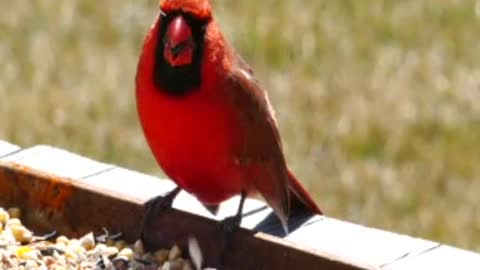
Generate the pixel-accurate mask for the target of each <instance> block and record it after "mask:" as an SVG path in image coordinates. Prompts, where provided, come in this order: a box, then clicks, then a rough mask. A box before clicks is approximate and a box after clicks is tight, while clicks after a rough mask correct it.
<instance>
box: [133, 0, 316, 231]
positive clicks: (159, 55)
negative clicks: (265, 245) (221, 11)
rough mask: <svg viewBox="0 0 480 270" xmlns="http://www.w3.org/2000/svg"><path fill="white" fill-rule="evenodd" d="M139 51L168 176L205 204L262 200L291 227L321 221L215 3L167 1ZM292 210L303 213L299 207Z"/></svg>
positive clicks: (156, 148) (146, 120)
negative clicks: (306, 215)
mask: <svg viewBox="0 0 480 270" xmlns="http://www.w3.org/2000/svg"><path fill="white" fill-rule="evenodd" d="M160 9H161V11H160V14H159V16H158V17H157V18H156V20H155V22H154V24H153V26H152V27H151V29H150V31H149V33H148V35H147V37H146V39H145V42H144V47H143V50H142V54H141V57H140V61H139V64H138V70H137V77H136V95H137V108H138V113H139V117H140V121H141V124H142V127H143V131H144V133H145V137H146V139H147V141H148V144H149V146H150V148H151V150H152V152H153V154H154V155H155V158H156V160H157V162H158V163H159V164H160V166H161V167H162V169H163V170H164V172H165V173H166V174H167V175H168V176H169V177H170V178H171V179H173V181H175V183H176V184H177V185H178V186H179V188H177V189H175V190H174V191H172V193H171V194H172V195H171V197H172V198H173V197H175V196H176V194H177V193H178V192H179V191H180V188H181V189H184V190H186V191H188V192H190V193H192V194H193V195H194V196H196V197H197V198H198V200H200V201H201V202H202V203H204V204H206V205H212V206H215V205H218V204H219V203H221V202H222V201H224V200H226V199H228V198H230V197H232V196H234V195H237V194H242V200H241V205H240V207H239V212H238V213H237V215H236V216H235V217H236V218H237V219H236V221H237V225H238V224H239V222H240V220H241V211H242V209H241V208H242V207H243V201H244V199H245V197H246V196H248V195H251V194H255V193H260V195H261V196H262V197H263V198H264V199H265V200H266V201H267V203H268V204H269V205H270V206H271V207H272V208H273V210H274V212H275V214H276V215H277V216H278V217H279V219H280V220H281V222H282V224H283V226H284V228H286V222H287V218H288V216H289V214H290V211H295V209H296V208H298V205H300V206H301V207H303V208H304V209H305V208H306V209H309V210H310V212H311V213H316V214H321V211H320V209H319V208H318V207H317V205H316V204H315V202H314V201H313V200H312V198H311V197H310V196H309V195H308V193H307V192H306V191H305V189H304V188H303V187H302V185H301V184H300V182H299V181H298V180H297V179H296V178H295V176H293V174H292V173H291V171H290V170H289V169H288V167H287V164H286V162H285V157H284V154H283V151H282V145H281V140H280V136H279V133H278V129H277V125H276V122H275V118H274V114H273V110H272V107H271V105H270V103H269V101H268V98H267V94H266V92H265V91H264V90H263V89H262V88H261V87H260V85H259V83H258V81H257V80H256V79H255V78H254V76H253V73H252V70H251V69H250V68H249V66H248V65H247V64H246V63H245V62H244V60H243V59H242V58H241V57H240V56H239V55H238V54H237V53H236V52H235V50H234V49H233V48H232V47H231V46H230V45H229V43H228V42H227V40H226V39H225V37H224V36H223V34H222V32H221V31H220V28H219V26H218V24H217V22H216V21H215V19H214V18H213V16H212V10H211V6H210V3H209V1H208V0H164V1H161V3H160ZM294 205H297V206H295V207H294Z"/></svg>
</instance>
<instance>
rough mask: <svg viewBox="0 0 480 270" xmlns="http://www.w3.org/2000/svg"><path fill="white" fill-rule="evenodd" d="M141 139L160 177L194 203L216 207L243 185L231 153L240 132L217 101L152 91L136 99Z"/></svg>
mask: <svg viewBox="0 0 480 270" xmlns="http://www.w3.org/2000/svg"><path fill="white" fill-rule="evenodd" d="M137 101H138V111H139V115H140V120H141V123H142V126H143V129H144V133H145V136H146V139H147V141H148V143H149V145H150V148H151V149H152V151H153V154H154V155H155V158H156V159H157V161H158V163H159V164H160V166H161V167H162V169H163V170H164V172H165V173H166V174H167V175H168V176H169V177H170V178H172V179H173V180H174V181H175V182H176V183H177V184H178V185H179V186H180V187H182V188H183V189H185V190H187V191H189V192H191V193H193V194H195V195H196V196H197V197H198V198H199V199H200V200H202V201H204V202H208V203H218V202H220V201H223V200H225V199H226V198H228V197H230V196H233V195H235V194H237V193H239V192H240V191H241V190H242V186H244V183H243V182H242V180H243V179H242V176H241V171H240V170H239V168H238V162H237V161H236V157H235V153H234V152H233V151H232V149H234V147H235V145H236V144H238V143H239V141H240V140H241V138H240V137H239V136H240V134H241V132H240V131H239V130H238V125H237V123H236V120H235V113H234V112H233V111H232V108H230V107H229V106H228V104H227V103H226V102H224V100H222V99H221V97H214V96H207V95H205V94H204V93H201V92H192V93H191V94H189V95H188V96H185V97H181V98H177V97H169V96H165V95H163V94H162V93H158V92H155V91H150V92H145V93H140V94H139V95H137Z"/></svg>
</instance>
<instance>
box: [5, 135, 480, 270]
mask: <svg viewBox="0 0 480 270" xmlns="http://www.w3.org/2000/svg"><path fill="white" fill-rule="evenodd" d="M8 145H11V144H6V143H2V142H1V141H0V204H6V205H7V206H8V205H17V206H20V207H23V208H26V209H29V210H31V209H34V211H31V212H32V214H31V215H27V220H26V222H27V224H28V222H30V223H31V225H32V226H33V227H34V228H36V229H37V230H40V231H47V230H50V229H52V228H55V229H57V230H60V231H61V232H64V233H67V234H73V235H75V234H83V233H85V232H88V231H91V230H94V231H100V230H101V228H102V227H104V226H105V227H107V228H109V229H110V230H112V231H122V232H124V233H125V237H126V238H127V240H134V239H137V238H138V237H139V236H140V228H141V225H142V224H143V219H144V210H145V208H144V203H145V202H146V201H147V200H149V199H150V198H152V197H154V196H157V195H161V194H165V193H166V192H168V191H170V190H172V189H173V188H174V187H175V185H174V184H173V183H172V182H171V181H168V180H160V179H158V178H156V177H152V176H149V175H145V174H142V173H139V172H135V171H132V170H127V169H124V168H120V167H116V166H114V165H110V164H104V163H101V162H97V161H94V160H91V159H88V158H85V157H82V156H79V155H76V154H73V153H70V152H67V151H65V150H61V149H58V148H54V147H50V146H35V147H31V148H27V149H23V150H19V148H18V147H15V146H13V147H12V146H8ZM7 148H8V149H9V150H3V149H7ZM2 153H5V154H3V155H2ZM1 157H3V158H1ZM238 200H239V198H238V196H237V197H235V198H232V199H230V200H228V201H227V202H225V203H224V204H222V206H221V208H220V211H219V213H218V215H217V216H213V215H212V214H211V213H210V212H208V211H207V210H206V209H205V208H204V207H203V206H202V205H201V204H200V203H199V202H198V201H197V200H196V199H195V198H194V197H192V196H191V195H189V194H187V193H185V192H182V193H180V195H179V196H178V197H177V199H176V200H175V202H174V205H173V209H171V210H167V211H165V212H163V213H162V214H161V215H159V216H158V218H156V219H155V220H153V221H149V223H148V224H147V226H146V228H147V232H148V235H149V240H150V242H151V243H150V244H151V245H154V246H170V245H172V244H173V243H179V244H180V245H182V246H185V245H186V241H187V239H188V237H190V236H195V237H197V238H198V240H199V243H200V246H201V247H202V249H203V250H204V252H205V258H206V262H207V265H209V266H218V264H219V262H220V254H221V249H222V248H223V244H224V243H225V239H224V235H223V234H222V233H221V230H220V227H219V225H218V220H220V219H223V218H224V217H227V216H230V215H232V214H234V213H235V211H236V209H237V206H238ZM264 206H265V204H264V203H263V202H261V201H258V200H253V199H250V200H247V202H246V207H245V212H248V211H251V210H256V209H260V210H259V211H258V212H257V213H255V214H252V215H249V216H248V217H246V218H245V219H244V220H243V222H242V229H240V230H238V231H237V232H236V233H235V235H234V237H233V240H232V244H231V245H230V246H229V252H228V253H227V254H226V256H225V258H224V259H225V263H226V265H227V266H228V267H224V268H225V269H387V270H400V269H430V268H431V269H480V267H479V268H468V267H467V268H445V267H446V266H450V265H452V266H453V265H456V263H458V261H460V260H462V261H465V262H468V264H470V265H476V264H478V265H479V266H480V255H478V254H476V253H473V252H468V251H464V250H460V249H454V248H452V247H448V246H443V245H440V244H438V243H435V242H431V241H427V240H422V239H418V238H414V237H410V236H406V235H399V234H395V233H391V232H386V231H382V230H378V229H373V228H367V227H364V226H361V225H356V224H352V223H348V222H345V221H341V220H337V219H333V218H329V217H324V216H314V217H305V218H303V217H302V218H301V219H293V221H292V222H294V223H295V224H294V225H295V226H296V227H297V228H296V229H295V230H292V231H291V233H290V234H289V235H288V236H286V237H276V236H273V235H277V234H278V233H279V228H280V229H281V227H279V224H278V222H277V221H276V219H275V217H274V216H273V214H272V212H271V210H270V209H269V208H267V209H265V207H264ZM35 209H36V210H35ZM42 215H43V216H44V220H43V222H40V224H39V222H38V216H42ZM252 229H253V230H252ZM259 231H260V232H259ZM266 232H267V233H266ZM269 233H270V234H273V235H270V234H269ZM282 233H283V231H281V230H280V234H278V235H281V234H282ZM430 266H432V267H430ZM439 267H444V268H439Z"/></svg>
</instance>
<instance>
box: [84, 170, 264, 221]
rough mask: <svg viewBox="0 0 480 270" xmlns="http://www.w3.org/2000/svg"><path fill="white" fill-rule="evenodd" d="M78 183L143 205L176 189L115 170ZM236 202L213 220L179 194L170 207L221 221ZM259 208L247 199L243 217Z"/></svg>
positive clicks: (188, 197) (256, 218)
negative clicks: (126, 197)
mask: <svg viewBox="0 0 480 270" xmlns="http://www.w3.org/2000/svg"><path fill="white" fill-rule="evenodd" d="M81 181H82V182H84V183H86V184H89V185H92V186H94V187H95V188H99V189H104V190H106V191H107V192H112V193H117V194H122V195H123V196H128V197H131V198H132V200H136V201H138V202H141V203H144V202H146V201H147V200H149V199H151V198H153V197H155V196H158V195H164V194H166V193H167V192H169V191H171V190H173V189H174V188H175V187H176V185H175V184H174V183H173V182H172V181H170V180H166V179H159V178H156V177H153V176H150V175H146V174H142V173H139V172H135V171H131V170H127V169H123V168H118V167H117V168H115V169H113V170H109V171H106V172H104V173H101V174H98V175H94V176H91V177H86V178H84V179H82V180H81ZM239 200H240V196H236V197H234V198H231V199H229V200H227V201H226V202H224V203H222V204H221V206H220V209H219V212H218V214H217V215H216V216H213V215H212V214H211V213H210V212H209V211H207V210H206V209H205V207H204V206H203V205H202V204H201V203H200V202H199V201H198V200H197V199H196V198H194V197H193V196H192V195H190V194H188V193H186V192H183V191H182V192H181V193H180V194H179V195H178V197H177V198H176V200H175V201H174V202H173V207H174V208H175V209H178V210H182V211H185V212H190V213H195V214H196V215H200V216H204V217H208V218H212V219H216V220H221V219H223V218H225V217H227V216H232V215H234V214H235V213H236V211H237V208H238V203H239ZM263 206H265V203H263V202H261V201H258V200H253V199H249V200H247V201H246V202H245V205H244V212H245V213H246V212H249V211H251V210H255V209H259V208H261V207H263ZM269 213H271V210H270V209H265V210H263V211H260V212H259V213H257V214H255V215H250V216H248V217H246V218H244V219H243V220H242V227H244V228H249V229H251V228H253V227H255V226H256V225H257V224H258V223H259V222H260V221H261V220H262V219H264V218H265V217H266V216H267V215H268V214H269Z"/></svg>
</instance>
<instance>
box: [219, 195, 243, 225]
mask: <svg viewBox="0 0 480 270" xmlns="http://www.w3.org/2000/svg"><path fill="white" fill-rule="evenodd" d="M246 198H247V194H246V193H245V192H243V191H242V194H241V195H240V204H239V205H238V210H237V213H236V214H235V215H234V216H231V217H227V218H225V219H224V220H222V221H221V222H220V224H221V226H222V230H223V232H224V233H226V234H232V233H233V232H234V231H235V230H236V229H237V228H238V227H239V226H240V223H241V222H242V217H243V215H242V211H243V205H244V204H245V199H246Z"/></svg>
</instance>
